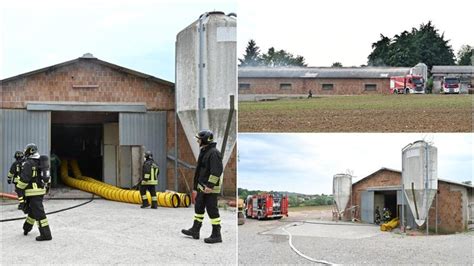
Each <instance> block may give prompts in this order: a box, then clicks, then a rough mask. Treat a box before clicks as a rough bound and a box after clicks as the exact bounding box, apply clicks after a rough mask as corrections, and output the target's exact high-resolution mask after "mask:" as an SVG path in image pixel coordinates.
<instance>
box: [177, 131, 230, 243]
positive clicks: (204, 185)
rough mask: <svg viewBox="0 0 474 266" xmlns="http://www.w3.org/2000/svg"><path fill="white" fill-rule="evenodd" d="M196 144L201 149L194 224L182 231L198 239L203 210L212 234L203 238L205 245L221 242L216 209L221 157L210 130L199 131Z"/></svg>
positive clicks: (195, 180) (195, 177) (197, 171)
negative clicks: (209, 222)
mask: <svg viewBox="0 0 474 266" xmlns="http://www.w3.org/2000/svg"><path fill="white" fill-rule="evenodd" d="M196 138H197V142H198V143H199V146H200V148H201V152H200V153H199V157H198V161H197V166H196V172H195V174H194V190H196V191H197V195H196V201H195V204H194V212H195V214H194V223H193V227H191V228H190V229H183V230H181V232H182V233H183V234H185V235H188V236H192V237H193V238H194V239H199V231H200V229H201V225H202V221H203V219H204V210H207V214H208V215H209V218H210V219H211V224H212V234H211V236H210V237H208V238H205V239H204V242H205V243H210V244H212V243H218V242H222V237H221V218H220V216H219V209H218V208H217V196H218V195H219V193H220V192H221V184H222V171H223V165H222V157H221V153H220V152H219V151H218V150H217V148H216V143H215V142H214V134H213V133H212V131H210V130H203V131H200V132H199V133H198V134H197V135H196Z"/></svg>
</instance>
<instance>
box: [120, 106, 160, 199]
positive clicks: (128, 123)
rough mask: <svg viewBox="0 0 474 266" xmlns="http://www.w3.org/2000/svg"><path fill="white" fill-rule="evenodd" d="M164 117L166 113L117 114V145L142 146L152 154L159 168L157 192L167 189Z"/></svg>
mask: <svg viewBox="0 0 474 266" xmlns="http://www.w3.org/2000/svg"><path fill="white" fill-rule="evenodd" d="M166 117H167V112H166V111H161V112H147V113H120V114H119V145H120V146H121V147H122V146H144V149H145V150H149V151H151V152H152V153H153V157H154V159H155V162H156V163H157V164H158V167H159V168H160V174H159V176H158V187H157V189H158V190H159V191H164V190H166V188H167V169H166V152H167V148H166V143H167V142H166V128H167V122H166ZM140 159H143V158H140ZM132 163H133V162H132Z"/></svg>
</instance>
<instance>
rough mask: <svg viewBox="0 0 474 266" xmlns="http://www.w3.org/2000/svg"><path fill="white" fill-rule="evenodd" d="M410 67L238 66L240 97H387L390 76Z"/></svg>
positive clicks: (407, 72) (406, 71)
mask: <svg viewBox="0 0 474 266" xmlns="http://www.w3.org/2000/svg"><path fill="white" fill-rule="evenodd" d="M411 69H412V68H408V67H406V68H403V67H401V68H394V67H341V68H332V67H240V68H239V95H240V96H244V97H243V98H245V95H262V94H266V95H282V94H284V95H307V94H308V92H309V91H310V90H311V92H312V93H313V95H357V94H389V93H390V77H392V76H403V75H406V74H409V73H410V70H411Z"/></svg>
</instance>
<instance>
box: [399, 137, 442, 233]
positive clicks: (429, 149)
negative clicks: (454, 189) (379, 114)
mask: <svg viewBox="0 0 474 266" xmlns="http://www.w3.org/2000/svg"><path fill="white" fill-rule="evenodd" d="M402 180H403V186H404V190H405V196H406V199H407V201H408V205H409V206H410V210H411V212H412V214H413V217H414V218H415V222H416V224H417V225H418V226H421V225H423V223H424V222H425V219H426V217H427V213H428V211H429V208H430V206H431V203H432V202H433V198H434V196H435V195H436V192H437V190H438V149H437V148H436V147H434V146H432V145H430V144H428V143H427V142H425V141H416V142H414V143H411V144H408V145H407V146H406V147H405V148H403V149H402Z"/></svg>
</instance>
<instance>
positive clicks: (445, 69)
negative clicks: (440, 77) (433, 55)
mask: <svg viewBox="0 0 474 266" xmlns="http://www.w3.org/2000/svg"><path fill="white" fill-rule="evenodd" d="M431 73H432V74H441V73H446V74H470V75H472V74H473V73H474V66H433V68H432V69H431Z"/></svg>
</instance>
